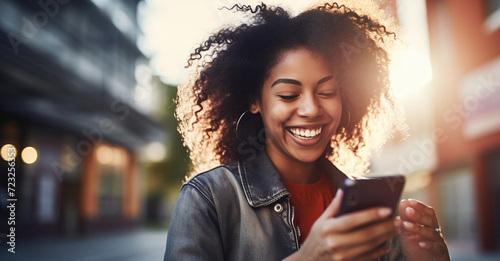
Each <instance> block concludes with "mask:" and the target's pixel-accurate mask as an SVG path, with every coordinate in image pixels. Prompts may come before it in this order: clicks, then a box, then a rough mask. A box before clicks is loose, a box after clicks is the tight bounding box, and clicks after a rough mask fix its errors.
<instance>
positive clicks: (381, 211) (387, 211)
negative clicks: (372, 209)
mask: <svg viewBox="0 0 500 261" xmlns="http://www.w3.org/2000/svg"><path fill="white" fill-rule="evenodd" d="M391 212H392V210H391V209H390V208H381V209H379V210H378V214H379V216H381V217H387V216H389V215H390V214H391Z"/></svg>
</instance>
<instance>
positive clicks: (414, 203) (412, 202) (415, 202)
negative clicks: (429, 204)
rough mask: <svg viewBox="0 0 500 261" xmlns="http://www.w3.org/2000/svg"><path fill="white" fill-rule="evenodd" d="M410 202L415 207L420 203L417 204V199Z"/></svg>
mask: <svg viewBox="0 0 500 261" xmlns="http://www.w3.org/2000/svg"><path fill="white" fill-rule="evenodd" d="M408 201H410V204H412V205H414V206H416V205H418V202H417V200H416V199H410V200H408Z"/></svg>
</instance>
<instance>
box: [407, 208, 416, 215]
mask: <svg viewBox="0 0 500 261" xmlns="http://www.w3.org/2000/svg"><path fill="white" fill-rule="evenodd" d="M406 213H407V214H408V215H413V214H415V209H413V208H411V207H407V208H406Z"/></svg>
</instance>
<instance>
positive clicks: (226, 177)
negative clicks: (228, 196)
mask: <svg viewBox="0 0 500 261" xmlns="http://www.w3.org/2000/svg"><path fill="white" fill-rule="evenodd" d="M187 186H190V187H194V188H195V189H196V190H198V191H199V192H201V193H203V194H205V195H214V194H218V193H221V192H223V191H227V190H234V188H235V186H239V187H240V186H241V179H240V178H239V173H238V166H233V165H221V166H218V167H215V168H212V169H210V170H207V171H204V172H201V173H199V174H196V175H194V176H193V177H191V178H189V179H188V180H187V181H186V182H184V184H183V185H182V187H183V188H184V187H187ZM181 190H182V188H181Z"/></svg>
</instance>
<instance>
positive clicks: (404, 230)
mask: <svg viewBox="0 0 500 261" xmlns="http://www.w3.org/2000/svg"><path fill="white" fill-rule="evenodd" d="M399 210H400V213H401V220H402V221H403V224H402V226H401V250H402V252H403V255H404V257H405V260H407V261H411V260H450V255H449V253H448V247H447V246H446V242H445V240H444V238H443V236H442V234H441V232H440V231H439V230H438V231H436V229H438V228H439V222H438V220H437V217H436V213H435V212H434V209H433V208H431V207H429V206H427V205H425V204H424V203H422V202H420V201H417V200H414V199H410V200H401V202H400V204H399Z"/></svg>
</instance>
